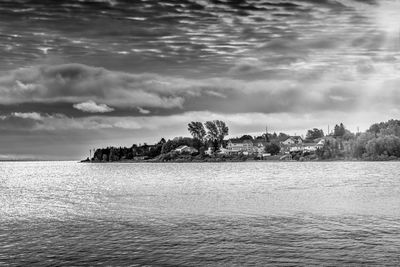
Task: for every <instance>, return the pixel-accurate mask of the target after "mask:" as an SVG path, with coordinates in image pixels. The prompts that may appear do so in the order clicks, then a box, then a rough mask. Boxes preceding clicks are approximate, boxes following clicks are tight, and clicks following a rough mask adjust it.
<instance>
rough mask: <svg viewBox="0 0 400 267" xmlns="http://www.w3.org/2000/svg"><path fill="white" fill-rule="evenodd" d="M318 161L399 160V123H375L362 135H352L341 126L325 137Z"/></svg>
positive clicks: (318, 153)
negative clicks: (340, 159)
mask: <svg viewBox="0 0 400 267" xmlns="http://www.w3.org/2000/svg"><path fill="white" fill-rule="evenodd" d="M316 154H317V156H318V158H319V159H323V160H324V159H338V158H344V159H361V160H395V159H399V158H400V121H399V120H389V121H387V122H381V123H375V124H373V125H371V127H370V128H369V129H368V130H367V131H366V132H364V133H357V134H353V133H351V132H350V131H348V130H347V129H346V128H345V127H344V125H343V124H340V125H336V126H335V129H334V132H333V134H331V135H329V136H327V137H325V144H324V146H323V148H321V149H318V150H317V151H316Z"/></svg>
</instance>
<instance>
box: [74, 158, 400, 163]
mask: <svg viewBox="0 0 400 267" xmlns="http://www.w3.org/2000/svg"><path fill="white" fill-rule="evenodd" d="M240 162H260V163H261V162H265V163H267V162H282V163H284V162H302V163H306V162H400V159H392V160H363V159H327V160H321V159H318V160H303V161H301V160H279V159H271V160H254V159H249V160H214V161H211V160H192V161H190V160H186V161H184V160H177V161H174V160H171V161H152V160H119V161H85V160H82V161H79V163H94V164H95V163H98V164H109V163H126V164H129V163H240Z"/></svg>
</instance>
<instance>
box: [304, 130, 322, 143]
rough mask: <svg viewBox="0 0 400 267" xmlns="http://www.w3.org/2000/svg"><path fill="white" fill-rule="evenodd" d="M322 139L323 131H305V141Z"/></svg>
mask: <svg viewBox="0 0 400 267" xmlns="http://www.w3.org/2000/svg"><path fill="white" fill-rule="evenodd" d="M321 137H324V131H323V130H322V129H317V128H314V129H312V130H308V131H307V135H306V140H310V141H311V140H314V139H317V138H321Z"/></svg>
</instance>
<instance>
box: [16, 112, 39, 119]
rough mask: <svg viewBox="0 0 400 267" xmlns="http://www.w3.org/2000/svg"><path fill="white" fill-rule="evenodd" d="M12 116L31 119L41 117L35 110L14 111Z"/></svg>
mask: <svg viewBox="0 0 400 267" xmlns="http://www.w3.org/2000/svg"><path fill="white" fill-rule="evenodd" d="M12 116H14V117H17V118H22V119H31V120H35V121H41V120H42V119H43V117H42V116H41V115H40V114H39V113H37V112H25V113H24V112H14V113H12Z"/></svg>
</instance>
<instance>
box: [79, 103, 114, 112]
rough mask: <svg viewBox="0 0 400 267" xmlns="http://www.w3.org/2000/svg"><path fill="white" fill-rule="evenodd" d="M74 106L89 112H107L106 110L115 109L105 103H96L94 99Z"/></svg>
mask: <svg viewBox="0 0 400 267" xmlns="http://www.w3.org/2000/svg"><path fill="white" fill-rule="evenodd" d="M73 107H74V108H76V109H79V110H81V111H84V112H89V113H106V112H111V111H114V109H113V108H111V107H109V106H107V105H105V104H96V103H95V102H94V101H92V100H89V101H86V102H82V103H79V104H74V105H73Z"/></svg>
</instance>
